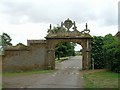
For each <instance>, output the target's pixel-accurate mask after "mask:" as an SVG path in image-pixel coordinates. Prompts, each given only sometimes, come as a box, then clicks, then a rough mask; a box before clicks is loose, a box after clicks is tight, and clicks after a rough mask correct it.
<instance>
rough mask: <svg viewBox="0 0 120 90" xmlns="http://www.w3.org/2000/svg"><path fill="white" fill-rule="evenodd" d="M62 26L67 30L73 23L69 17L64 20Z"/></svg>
mask: <svg viewBox="0 0 120 90" xmlns="http://www.w3.org/2000/svg"><path fill="white" fill-rule="evenodd" d="M64 26H65V27H66V28H67V30H68V31H69V29H70V28H71V27H72V26H73V23H72V21H71V20H69V18H68V19H67V20H65V21H64Z"/></svg>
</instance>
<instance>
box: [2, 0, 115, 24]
mask: <svg viewBox="0 0 120 90" xmlns="http://www.w3.org/2000/svg"><path fill="white" fill-rule="evenodd" d="M116 4H117V2H116V1H114V0H100V1H99V0H98V1H96V0H92V1H91V0H50V1H48V0H2V1H1V5H2V13H7V14H8V15H9V22H10V23H13V24H21V18H23V16H26V17H28V19H27V20H28V21H29V22H34V23H40V22H47V23H57V24H58V23H59V22H60V21H62V20H65V19H66V18H71V19H73V20H75V21H76V22H79V23H83V22H87V21H90V20H98V19H99V20H100V22H99V24H101V25H102V24H104V25H112V24H117V23H116V22H117V11H116V7H117V6H116V7H115V5H116Z"/></svg>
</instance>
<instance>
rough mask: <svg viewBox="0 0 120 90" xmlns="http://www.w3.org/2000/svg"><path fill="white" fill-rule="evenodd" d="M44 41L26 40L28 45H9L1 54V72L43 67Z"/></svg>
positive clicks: (44, 55) (44, 56)
mask: <svg viewBox="0 0 120 90" xmlns="http://www.w3.org/2000/svg"><path fill="white" fill-rule="evenodd" d="M46 52H47V51H46V41H44V40H28V46H22V45H18V46H16V47H15V46H9V47H6V48H5V51H4V55H2V66H3V67H2V70H3V72H14V71H15V72H17V71H27V70H40V69H45V68H46V66H45V63H46V62H45V60H46Z"/></svg>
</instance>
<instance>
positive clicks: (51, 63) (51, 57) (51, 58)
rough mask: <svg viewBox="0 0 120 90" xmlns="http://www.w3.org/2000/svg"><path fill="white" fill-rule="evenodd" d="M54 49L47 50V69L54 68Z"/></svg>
mask: <svg viewBox="0 0 120 90" xmlns="http://www.w3.org/2000/svg"><path fill="white" fill-rule="evenodd" d="M54 59H55V51H54V49H49V50H48V60H49V69H51V70H54V69H55V60H54Z"/></svg>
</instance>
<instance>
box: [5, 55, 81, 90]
mask: <svg viewBox="0 0 120 90" xmlns="http://www.w3.org/2000/svg"><path fill="white" fill-rule="evenodd" d="M81 68H82V57H81V56H75V57H71V58H70V59H69V60H66V61H63V62H61V63H59V64H57V65H56V69H57V71H56V72H55V73H54V74H53V73H52V74H51V73H49V74H33V75H27V76H26V75H25V76H15V77H4V76H3V82H4V86H5V88H82V87H83V79H82V77H81V75H80V70H81Z"/></svg>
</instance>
